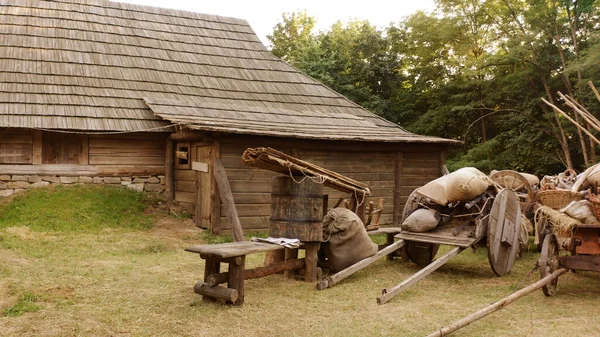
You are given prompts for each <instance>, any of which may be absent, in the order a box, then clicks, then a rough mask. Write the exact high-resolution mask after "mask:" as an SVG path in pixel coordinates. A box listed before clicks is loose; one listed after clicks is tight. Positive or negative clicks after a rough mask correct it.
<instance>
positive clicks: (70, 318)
mask: <svg viewBox="0 0 600 337" xmlns="http://www.w3.org/2000/svg"><path fill="white" fill-rule="evenodd" d="M203 238H204V236H203V235H202V233H201V230H199V229H198V228H196V227H194V225H193V223H192V222H191V221H189V220H187V221H186V220H179V219H174V218H168V217H167V218H163V219H161V220H159V222H158V223H157V224H156V225H155V227H154V228H153V229H152V230H149V231H132V230H129V231H124V230H114V229H113V230H104V231H103V232H101V233H99V234H77V233H40V232H33V231H31V230H29V229H28V228H27V227H11V228H6V229H1V230H0V312H2V313H3V315H1V316H0V335H1V336H226V335H243V336H261V337H263V336H310V335H320V336H424V335H427V334H428V333H430V332H432V331H434V330H436V329H438V328H439V327H441V326H444V325H446V324H449V323H451V322H453V321H455V320H457V319H460V318H462V317H463V316H465V315H467V314H469V313H471V312H473V311H475V310H477V309H480V308H483V307H485V306H486V305H488V304H490V303H491V302H494V301H496V300H498V299H500V298H502V297H504V296H506V295H508V294H510V293H511V292H513V291H515V290H516V289H518V288H521V287H523V286H525V285H527V284H530V283H533V282H535V281H536V280H537V279H538V278H539V276H538V273H537V271H535V272H534V273H533V274H531V275H528V272H529V271H530V270H531V268H532V267H533V266H534V264H535V261H536V260H537V258H538V256H539V255H538V253H536V252H533V251H532V252H527V253H526V254H525V256H524V257H523V258H521V259H520V260H518V261H517V263H516V266H515V268H514V269H513V271H512V272H511V274H509V275H507V276H505V277H501V278H499V277H496V276H494V274H493V273H492V271H491V269H490V267H489V265H488V262H487V252H486V251H485V249H480V250H479V251H478V252H477V253H475V254H473V253H471V252H470V251H465V252H463V253H462V254H461V255H459V256H458V257H456V258H455V259H453V260H452V261H450V262H449V263H447V264H446V265H445V266H443V267H442V268H441V269H439V270H438V271H436V272H435V273H434V274H432V275H430V276H429V277H427V278H426V279H425V280H424V281H422V282H420V283H419V284H417V285H415V286H413V287H412V288H411V289H409V290H408V291H407V292H405V293H403V294H400V295H399V296H397V297H396V298H394V299H393V300H392V301H390V302H389V303H387V304H384V305H378V304H377V303H376V298H377V296H379V294H380V293H381V289H383V288H391V287H393V286H394V285H396V284H398V283H399V282H401V281H402V280H404V279H406V278H407V277H408V276H410V275H411V274H413V273H415V272H416V271H418V270H419V268H418V267H417V266H415V265H414V264H411V263H407V262H402V261H401V260H399V259H395V260H394V261H385V260H384V259H382V260H380V261H378V262H377V263H375V264H374V265H372V266H370V267H368V268H366V269H365V270H363V271H361V272H359V273H357V274H356V275H354V276H352V277H350V278H349V279H347V280H345V281H344V282H342V283H341V284H339V285H338V286H336V287H334V288H331V289H327V290H324V291H317V290H315V289H314V285H312V284H307V283H304V282H300V281H284V280H283V277H282V276H281V275H273V276H269V277H266V278H262V279H256V280H248V281H246V298H245V304H244V305H243V306H241V307H229V306H227V305H223V304H220V303H204V302H202V301H201V299H200V297H199V296H198V295H196V294H194V292H193V290H192V287H193V285H194V283H195V282H196V281H197V280H199V279H200V278H201V277H202V273H203V266H204V265H203V261H202V260H201V259H200V258H199V257H198V256H197V255H196V254H191V253H187V252H185V251H184V249H185V248H186V247H188V246H190V245H192V244H200V243H202V242H203ZM441 251H442V252H444V251H447V248H446V249H445V250H444V249H442V250H441ZM263 259H264V255H263V254H256V255H252V256H250V257H249V258H248V264H249V265H250V267H252V266H259V265H260V264H261V263H262V261H263ZM599 300H600V277H599V276H598V274H596V273H569V274H567V275H565V276H563V277H561V279H560V281H559V288H558V294H557V296H554V297H551V298H548V297H545V296H544V295H543V294H542V292H541V291H536V292H534V293H533V294H531V295H529V296H527V297H525V298H523V299H521V300H519V301H517V302H516V303H514V304H512V305H510V306H509V307H507V308H505V309H504V310H502V311H500V312H497V313H494V314H492V315H490V316H488V317H486V318H484V319H482V320H480V321H478V322H475V323H474V324H472V325H470V326H468V327H467V328H465V329H463V330H460V331H459V332H457V333H456V334H455V336H494V337H498V336H565V335H571V336H593V335H598V331H600V321H599V320H598V317H597V316H598V315H597V314H598V310H597V306H598V303H599ZM20 303H24V304H27V305H30V307H28V309H27V310H25V312H23V313H21V314H19V315H8V314H7V311H8V310H9V309H10V308H15V306H16V305H17V304H20Z"/></svg>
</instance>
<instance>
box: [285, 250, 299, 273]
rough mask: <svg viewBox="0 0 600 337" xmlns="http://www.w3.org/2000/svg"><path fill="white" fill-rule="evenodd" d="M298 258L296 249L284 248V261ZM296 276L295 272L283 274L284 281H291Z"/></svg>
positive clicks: (288, 271) (289, 271)
mask: <svg viewBox="0 0 600 337" xmlns="http://www.w3.org/2000/svg"><path fill="white" fill-rule="evenodd" d="M297 258H298V249H292V248H286V249H285V260H286V261H287V260H292V259H297ZM295 275H296V270H287V271H285V272H283V279H284V280H293V279H294V276H295Z"/></svg>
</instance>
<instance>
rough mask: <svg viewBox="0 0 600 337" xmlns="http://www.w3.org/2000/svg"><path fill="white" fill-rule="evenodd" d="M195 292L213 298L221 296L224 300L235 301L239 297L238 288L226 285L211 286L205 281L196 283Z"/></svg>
mask: <svg viewBox="0 0 600 337" xmlns="http://www.w3.org/2000/svg"><path fill="white" fill-rule="evenodd" d="M194 292H195V293H196V294H198V295H203V296H208V297H212V298H220V299H222V300H226V301H230V302H235V301H237V299H238V297H239V293H238V291H237V289H233V288H225V287H219V286H215V287H210V286H209V285H208V284H206V283H204V282H198V283H196V285H194Z"/></svg>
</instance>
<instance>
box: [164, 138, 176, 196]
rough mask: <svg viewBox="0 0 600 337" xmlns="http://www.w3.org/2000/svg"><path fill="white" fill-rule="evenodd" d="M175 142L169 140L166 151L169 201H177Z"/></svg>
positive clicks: (166, 178)
mask: <svg viewBox="0 0 600 337" xmlns="http://www.w3.org/2000/svg"><path fill="white" fill-rule="evenodd" d="M174 153H175V142H174V141H172V140H170V139H168V140H167V147H166V151H165V192H166V196H167V201H168V202H172V201H173V200H175V157H174Z"/></svg>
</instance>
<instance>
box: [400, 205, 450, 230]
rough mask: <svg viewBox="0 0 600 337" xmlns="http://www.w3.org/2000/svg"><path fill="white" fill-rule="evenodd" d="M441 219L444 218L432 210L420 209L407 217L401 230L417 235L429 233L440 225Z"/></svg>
mask: <svg viewBox="0 0 600 337" xmlns="http://www.w3.org/2000/svg"><path fill="white" fill-rule="evenodd" d="M441 219H442V217H441V216H440V214H439V213H438V212H436V211H434V210H432V209H427V208H419V209H417V210H415V211H414V212H412V213H411V214H410V215H409V216H408V217H406V219H405V220H404V222H403V223H402V225H400V228H402V229H403V230H407V231H409V232H416V233H424V232H429V231H430V230H432V229H434V228H435V227H436V226H437V225H438V224H439V223H440V220H441Z"/></svg>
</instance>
